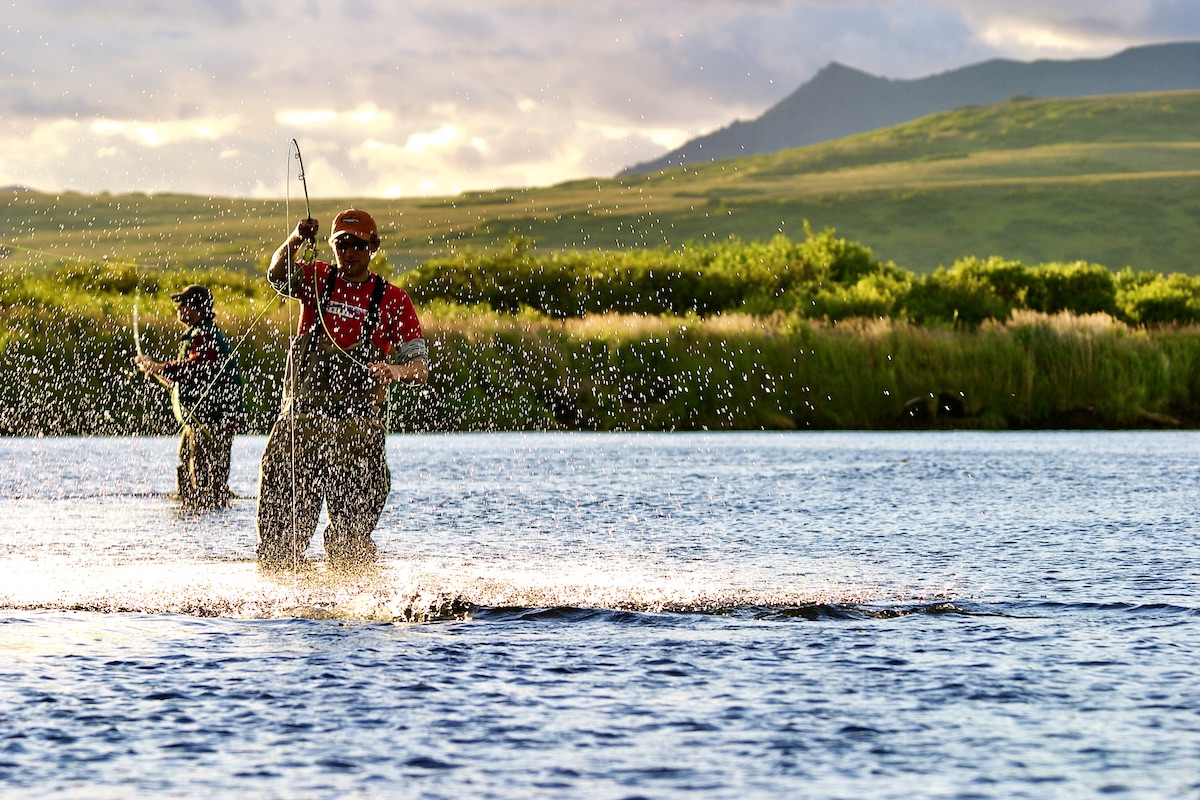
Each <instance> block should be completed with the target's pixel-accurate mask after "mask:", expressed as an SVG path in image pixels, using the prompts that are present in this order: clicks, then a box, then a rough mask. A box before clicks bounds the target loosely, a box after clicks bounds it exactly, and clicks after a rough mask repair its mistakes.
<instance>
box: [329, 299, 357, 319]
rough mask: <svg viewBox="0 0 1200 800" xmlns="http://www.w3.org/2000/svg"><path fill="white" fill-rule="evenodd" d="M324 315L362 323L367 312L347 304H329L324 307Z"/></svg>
mask: <svg viewBox="0 0 1200 800" xmlns="http://www.w3.org/2000/svg"><path fill="white" fill-rule="evenodd" d="M325 313H326V314H329V315H330V316H334V317H337V318H338V319H346V320H355V321H357V322H362V321H363V320H365V319H366V318H367V310H366V309H365V308H359V307H358V306H355V305H350V304H349V303H340V302H330V303H329V304H328V305H327V306H325Z"/></svg>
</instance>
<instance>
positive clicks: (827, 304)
mask: <svg viewBox="0 0 1200 800" xmlns="http://www.w3.org/2000/svg"><path fill="white" fill-rule="evenodd" d="M402 280H403V282H404V283H405V285H406V286H407V287H408V289H409V291H410V292H411V293H412V294H413V296H414V297H415V298H416V299H417V301H418V302H420V303H427V302H430V301H433V300H444V301H447V302H451V303H457V304H461V305H477V304H483V305H486V306H487V307H489V308H491V309H493V310H495V311H500V312H504V313H511V312H515V311H517V310H519V309H522V308H530V309H534V310H536V311H539V312H541V313H543V314H546V315H547V316H550V317H555V318H559V319H563V318H568V317H579V316H583V315H585V314H595V313H607V312H622V313H634V314H676V315H678V314H687V313H694V314H698V315H700V316H710V315H713V314H721V313H729V312H735V311H736V312H744V313H749V314H754V315H759V316H761V315H765V314H771V313H774V312H778V311H784V312H795V313H799V314H801V315H802V316H804V317H805V318H808V319H820V320H827V321H838V320H845V319H850V318H853V317H870V318H878V317H885V318H889V319H894V320H897V321H907V322H914V323H916V324H919V325H940V324H954V325H967V326H976V325H979V324H980V323H982V322H984V321H985V320H989V319H991V320H1001V321H1002V320H1005V319H1008V317H1009V316H1010V315H1011V314H1012V313H1013V312H1014V311H1036V312H1041V313H1045V314H1057V313H1060V312H1069V313H1073V314H1080V315H1085V314H1108V315H1110V316H1113V317H1115V318H1117V319H1120V320H1121V321H1123V322H1126V323H1129V324H1133V325H1145V324H1157V323H1169V322H1179V323H1190V322H1195V321H1197V320H1200V278H1193V277H1189V276H1187V275H1182V274H1172V275H1169V276H1162V275H1159V274H1157V273H1140V274H1138V275H1134V274H1133V273H1132V271H1131V270H1128V269H1126V270H1125V271H1124V272H1121V273H1119V274H1117V273H1113V272H1111V271H1110V270H1108V269H1107V268H1105V267H1104V266H1101V265H1099V264H1088V263H1085V262H1074V263H1067V264H1060V263H1050V264H1040V265H1036V266H1026V265H1024V264H1022V263H1021V262H1019V261H1008V260H1005V259H1003V258H998V257H992V258H987V259H980V258H975V257H969V258H963V259H960V260H959V261H957V262H955V263H954V264H953V265H952V266H951V267H948V268H947V267H939V268H937V269H936V270H934V271H933V272H932V273H930V274H929V275H926V276H924V277H919V276H917V275H916V274H914V273H910V272H907V271H905V270H903V269H901V268H899V267H897V266H896V265H895V264H892V263H891V262H881V261H879V260H877V259H875V257H874V255H873V254H872V252H871V250H870V248H867V247H864V246H863V245H861V244H858V243H856V242H851V241H848V240H846V239H843V238H840V237H838V236H837V235H836V233H835V232H833V231H831V230H826V231H822V232H821V233H813V232H812V231H811V230H810V231H807V236H806V238H805V239H804V241H802V242H794V241H792V240H790V239H788V238H786V237H784V236H777V237H775V238H774V239H772V240H770V241H769V242H742V241H739V240H737V239H731V240H729V241H727V242H723V243H719V244H703V245H689V246H685V247H681V248H676V249H671V248H665V247H662V248H651V249H639V250H627V251H604V252H580V251H564V252H553V253H546V254H540V253H538V252H537V251H536V250H535V248H534V247H533V244H532V242H531V241H530V240H528V239H526V238H523V237H513V238H511V239H510V240H509V242H508V245H507V246H506V247H505V248H503V249H502V250H500V251H499V252H497V253H491V254H485V253H480V252H477V251H465V252H462V253H459V254H457V255H454V256H447V257H443V258H438V259H434V260H432V261H429V262H427V263H426V264H424V265H423V266H421V267H420V268H418V269H416V270H414V271H412V272H409V273H406V274H405V275H404V276H403V279H402Z"/></svg>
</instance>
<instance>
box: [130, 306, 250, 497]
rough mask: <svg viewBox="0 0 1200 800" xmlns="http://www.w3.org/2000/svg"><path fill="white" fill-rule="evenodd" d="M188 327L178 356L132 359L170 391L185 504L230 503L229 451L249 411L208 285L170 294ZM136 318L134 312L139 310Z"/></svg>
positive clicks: (179, 480) (179, 483) (179, 481)
mask: <svg viewBox="0 0 1200 800" xmlns="http://www.w3.org/2000/svg"><path fill="white" fill-rule="evenodd" d="M171 299H172V300H174V301H175V304H176V312H177V313H178V315H179V323H180V324H181V325H184V326H186V327H187V332H186V333H184V335H183V338H182V339H181V340H180V343H179V358H178V359H177V360H175V361H155V360H154V359H153V358H151V357H150V356H148V355H146V354H144V353H142V352H141V340H140V338H139V337H138V336H137V331H136V327H135V331H134V333H135V343H136V345H137V348H138V354H137V355H136V356H135V357H134V359H133V363H134V364H135V365H137V368H138V369H140V370H141V371H142V372H144V373H145V374H146V375H149V376H153V377H154V378H155V379H156V380H158V382H159V383H161V384H162V385H163V386H165V387H167V388H169V389H170V390H171V408H172V410H173V411H174V412H175V419H176V420H177V421H178V422H179V424H180V426H181V430H182V432H181V434H180V438H179V466H178V467H177V468H176V484H177V486H178V491H179V500H180V502H181V503H182V504H183V505H184V507H186V508H198V509H202V508H222V507H224V506H227V505H228V504H229V498H230V496H231V493H230V491H229V453H230V450H231V448H232V447H233V436H234V434H235V433H236V432H237V429H238V427H239V426H240V425H241V422H242V417H243V415H244V413H245V408H244V400H243V388H242V376H241V373H240V372H239V370H238V366H237V361H236V359H235V357H234V354H233V352H232V351H231V350H230V347H229V343H228V342H227V341H226V339H225V335H224V334H223V333H222V332H221V330H220V328H218V327H217V325H216V322H215V321H214V319H215V317H214V313H213V296H212V292H210V291H209V290H208V289H207V288H206V287H204V286H197V285H194V284H193V285H192V286H188V287H187V288H186V289H184V290H183V291H181V292H179V293H178V294H173V295H171ZM135 322H136V311H135Z"/></svg>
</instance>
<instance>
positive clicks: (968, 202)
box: [0, 92, 1200, 274]
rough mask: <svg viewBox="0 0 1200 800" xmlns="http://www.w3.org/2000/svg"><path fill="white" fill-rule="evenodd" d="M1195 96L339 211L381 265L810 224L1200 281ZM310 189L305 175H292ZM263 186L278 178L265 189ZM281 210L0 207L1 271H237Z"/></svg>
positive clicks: (212, 203) (764, 234) (1006, 112)
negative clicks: (362, 230)
mask: <svg viewBox="0 0 1200 800" xmlns="http://www.w3.org/2000/svg"><path fill="white" fill-rule="evenodd" d="M1196 131H1200V92H1170V93H1156V94H1144V95H1121V96H1113V97H1097V98H1084V99H1069V100H1024V99H1013V100H1011V101H1009V102H1006V103H1001V104H998V105H995V106H988V107H980V108H969V109H961V110H957V111H952V112H946V113H942V114H936V115H933V116H929V117H926V118H923V119H921V120H917V121H915V122H912V123H908V124H905V125H901V126H897V127H894V128H888V129H885V130H881V131H874V132H871V133H866V134H861V135H858V136H854V137H849V138H846V139H842V140H839V141H836V142H829V143H825V144H820V145H813V146H810V147H804V148H800V149H797V150H790V151H786V152H782V153H776V154H771V155H765V156H756V157H752V158H745V159H736V160H732V161H725V162H719V163H711V164H702V165H697V166H694V167H684V168H679V169H675V170H669V171H664V172H659V173H655V174H651V175H641V176H630V177H628V178H623V179H619V180H617V179H595V180H584V181H574V182H571V183H566V184H562V185H559V186H554V187H548V188H541V189H528V190H515V189H502V190H496V191H490V192H475V193H468V194H464V195H460V196H457V197H448V198H436V199H400V200H384V199H369V198H353V199H333V200H318V201H314V203H313V212H314V215H315V216H317V217H318V218H320V219H323V220H325V221H326V222H328V221H329V220H331V219H332V217H333V215H334V214H335V213H336V211H337V210H340V209H341V208H344V207H346V206H347V205H349V204H351V203H354V204H360V205H362V206H364V207H366V208H368V209H369V210H371V211H372V212H373V213H374V214H375V216H376V218H377V219H378V220H379V221H380V223H381V225H382V226H383V232H382V233H383V236H384V240H385V247H386V251H387V255H388V260H389V262H390V263H391V264H392V265H393V268H406V267H410V266H414V265H416V264H418V263H421V262H423V261H425V260H426V259H428V258H429V257H431V256H437V255H443V254H446V253H448V252H452V251H454V250H456V249H460V248H462V247H464V246H470V247H473V248H477V249H486V248H490V247H492V246H495V245H497V244H499V243H501V242H502V241H503V240H505V239H506V238H507V236H508V235H509V233H510V232H512V231H516V232H518V233H521V234H523V235H526V236H528V237H531V238H532V239H533V240H534V241H535V242H536V243H537V245H538V247H539V248H542V249H545V248H549V249H558V248H576V249H620V248H630V247H638V246H645V245H652V246H658V245H663V244H666V245H680V244H684V243H686V242H689V241H694V242H703V241H713V240H721V239H725V238H727V237H729V236H738V237H740V238H742V239H748V240H753V239H768V238H770V237H771V236H773V235H774V234H776V233H778V232H781V231H782V232H783V233H785V234H788V235H790V236H793V237H794V238H801V237H802V236H803V224H804V221H805V220H807V221H809V222H810V223H811V225H812V227H813V228H815V229H823V228H830V227H831V228H836V229H837V231H838V233H839V235H841V236H844V237H846V238H848V239H851V240H854V241H858V242H861V243H863V244H865V245H867V246H869V247H871V248H872V249H873V251H874V253H875V255H876V256H877V257H878V258H881V259H883V260H890V261H894V262H895V263H896V264H897V265H898V266H900V267H902V268H904V269H907V270H911V271H913V272H916V273H928V272H930V271H931V270H933V269H934V268H935V267H937V266H939V265H949V264H951V263H953V262H954V261H955V260H957V259H959V258H961V257H964V256H972V255H974V256H979V257H987V256H991V255H998V256H1003V257H1004V258H1007V259H1013V260H1020V261H1023V262H1025V263H1030V264H1037V263H1045V262H1050V261H1062V262H1069V261H1076V260H1083V261H1088V262H1092V263H1099V264H1103V265H1105V266H1107V267H1109V268H1110V269H1113V270H1117V269H1120V268H1122V267H1125V266H1132V267H1133V268H1134V269H1135V270H1153V271H1156V272H1161V273H1170V272H1183V273H1188V274H1200V259H1198V258H1197V256H1196V253H1197V252H1198V250H1200V248H1198V245H1200V233H1198V232H1197V230H1198V226H1197V221H1198V220H1200V181H1198V179H1200V142H1197V141H1196V140H1195V132H1196ZM309 180H310V182H311V183H310V188H311V189H312V190H313V191H314V193H319V191H320V176H319V175H316V174H310V175H309ZM281 182H282V176H281ZM297 195H299V187H294V191H293V199H292V202H291V206H290V212H291V213H290V220H289V218H288V217H289V215H288V214H287V213H285V202H284V201H283V200H245V199H232V198H205V197H196V196H186V195H173V194H162V195H153V196H147V195H141V194H129V195H100V196H85V195H79V194H70V193H68V194H63V195H57V196H56V195H47V194H41V193H37V192H28V191H5V192H0V265H3V268H5V269H21V270H26V269H30V270H33V271H41V270H45V269H50V268H55V267H58V266H60V265H61V264H62V263H63V262H64V261H77V260H90V259H96V260H99V259H107V260H109V261H117V262H133V263H137V264H139V265H142V266H145V267H162V268H167V269H170V268H174V267H189V268H190V267H202V266H213V265H215V266H222V267H228V268H233V269H239V270H242V269H251V268H253V267H254V266H255V263H256V261H258V260H259V259H261V258H262V257H263V256H264V255H265V254H266V253H267V252H269V251H270V250H271V249H273V247H274V246H275V245H276V244H277V243H278V241H280V240H281V239H282V237H283V236H284V235H285V234H286V232H287V231H288V230H290V228H291V227H292V225H293V224H294V222H295V220H296V219H298V218H299V217H300V216H302V215H303V202H302V201H301V202H297V201H296V200H295V196H297Z"/></svg>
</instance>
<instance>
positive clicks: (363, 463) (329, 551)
mask: <svg viewBox="0 0 1200 800" xmlns="http://www.w3.org/2000/svg"><path fill="white" fill-rule="evenodd" d="M380 283H382V281H381V282H380ZM363 339H364V341H363V342H360V343H359V344H357V345H355V346H354V347H351V348H344V349H343V348H340V347H337V346H336V345H334V344H332V343H330V341H329V339H328V337H327V336H326V335H325V332H324V331H323V330H321V329H320V328H319V327H318V328H315V329H313V330H312V331H309V332H308V333H304V334H302V335H300V336H298V337H297V338H296V340H295V342H294V343H293V345H292V350H291V353H289V356H288V369H287V377H286V384H285V385H286V387H287V392H286V394H285V396H284V400H283V409H282V412H281V414H280V416H279V419H278V420H277V421H276V422H275V425H274V427H272V429H271V435H270V438H269V439H268V440H267V447H266V450H265V451H264V452H263V457H262V465H261V470H260V473H259V490H258V548H257V553H258V559H259V563H260V564H261V565H262V566H264V567H266V568H268V569H288V568H291V567H292V566H294V565H297V564H298V563H299V562H300V561H301V559H302V556H303V554H304V551H305V550H306V549H307V548H308V545H309V543H310V542H311V541H312V538H313V536H314V535H315V533H316V527H317V521H318V518H319V517H320V513H321V505H322V503H324V505H325V508H326V511H327V512H328V514H329V526H328V527H327V528H326V529H325V533H324V540H325V553H326V555H327V556H328V558H329V563H330V565H331V566H334V567H340V568H346V567H356V566H361V565H363V564H366V563H370V562H371V561H373V560H374V558H375V543H374V542H373V541H372V540H371V533H372V531H374V530H375V525H376V523H378V522H379V516H380V515H381V514H382V513H383V507H384V504H385V503H386V502H387V496H388V493H389V492H390V491H391V473H390V472H389V471H388V466H387V452H386V447H385V436H386V431H385V425H384V423H383V421H382V419H380V408H379V405H380V402H381V400H385V399H386V390H385V389H384V387H383V386H381V385H380V384H379V382H378V381H376V380H375V378H373V377H372V376H371V375H370V373H369V372H367V369H366V366H365V365H366V364H368V363H370V362H373V361H381V360H382V359H383V353H382V352H380V351H379V349H378V348H377V347H375V346H374V345H373V344H371V343H370V338H369V336H364V337H363ZM293 512H294V513H293Z"/></svg>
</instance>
